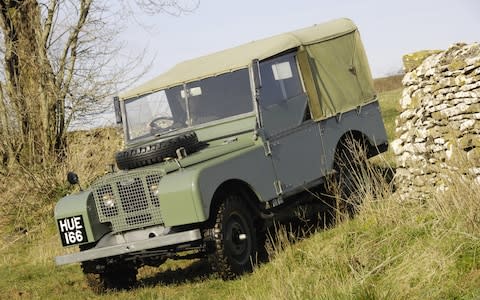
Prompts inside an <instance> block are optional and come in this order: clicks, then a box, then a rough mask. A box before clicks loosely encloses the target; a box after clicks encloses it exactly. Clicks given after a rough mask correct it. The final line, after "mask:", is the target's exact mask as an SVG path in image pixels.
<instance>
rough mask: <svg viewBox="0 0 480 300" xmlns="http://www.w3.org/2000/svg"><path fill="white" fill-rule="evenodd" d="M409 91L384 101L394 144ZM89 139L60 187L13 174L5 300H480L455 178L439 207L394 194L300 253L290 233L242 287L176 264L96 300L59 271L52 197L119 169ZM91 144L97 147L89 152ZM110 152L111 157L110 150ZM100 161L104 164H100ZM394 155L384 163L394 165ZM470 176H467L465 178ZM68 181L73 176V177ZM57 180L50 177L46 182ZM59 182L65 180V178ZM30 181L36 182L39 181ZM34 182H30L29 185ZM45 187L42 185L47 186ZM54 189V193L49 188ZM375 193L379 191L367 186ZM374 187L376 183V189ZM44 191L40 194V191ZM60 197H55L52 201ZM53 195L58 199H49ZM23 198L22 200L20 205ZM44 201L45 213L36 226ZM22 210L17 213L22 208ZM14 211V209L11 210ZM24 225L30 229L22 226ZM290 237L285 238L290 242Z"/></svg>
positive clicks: (464, 183) (473, 207)
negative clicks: (75, 181)
mask: <svg viewBox="0 0 480 300" xmlns="http://www.w3.org/2000/svg"><path fill="white" fill-rule="evenodd" d="M399 96H400V91H399V90H394V91H389V92H385V93H380V95H379V98H380V102H381V108H382V114H383V117H384V119H385V122H386V127H387V132H388V134H389V137H390V140H391V137H392V136H393V134H394V118H395V116H396V115H397V114H398V112H397V103H398V98H399ZM101 134H104V133H97V136H95V134H93V135H92V134H90V133H82V134H80V135H81V136H79V137H78V136H77V137H76V139H77V141H78V143H79V145H86V144H91V145H94V146H95V147H98V148H97V149H95V148H91V147H77V148H75V149H77V150H76V151H81V153H79V154H82V155H86V156H87V158H88V159H86V160H81V161H76V162H69V164H70V165H67V166H65V167H62V168H61V170H58V172H52V174H51V175H49V177H53V179H52V178H50V179H48V180H47V179H43V181H42V180H41V179H42V178H41V176H39V175H36V176H37V177H38V178H37V179H31V178H29V177H28V176H25V177H21V176H20V175H18V174H11V176H10V177H8V178H6V180H4V181H2V182H0V185H1V188H2V189H4V191H6V192H5V193H4V194H3V198H2V200H0V202H1V204H2V207H1V209H2V210H0V213H1V215H0V216H1V217H2V218H1V219H0V222H2V224H1V226H2V229H0V230H2V231H3V233H2V235H1V241H2V243H1V246H0V278H2V280H0V292H1V293H0V295H1V296H0V298H5V299H8V298H11V299H18V298H25V299H30V298H35V299H95V298H102V299H103V298H104V299H478V298H479V297H480V260H479V259H478V257H479V254H480V218H479V217H478V216H480V188H479V186H478V185H474V184H472V182H471V181H469V180H468V179H466V178H464V177H462V176H459V174H451V176H450V178H452V181H453V183H452V184H451V189H450V190H449V191H447V192H445V193H441V194H436V195H434V196H433V198H432V199H430V200H429V201H424V202H419V201H417V200H415V199H410V200H409V201H400V200H399V199H398V198H397V197H396V196H395V194H392V193H391V192H390V190H389V189H388V188H385V189H379V187H378V185H381V184H385V183H378V182H375V183H374V186H375V189H365V190H366V191H371V190H376V191H378V190H381V191H382V193H381V195H372V194H371V193H370V192H367V193H366V194H365V195H364V202H363V203H362V205H361V206H360V207H359V212H358V214H357V215H356V217H355V218H354V219H349V220H346V221H344V222H342V223H340V224H338V225H337V226H335V227H334V228H330V229H327V230H320V229H319V230H318V232H317V233H315V234H313V235H311V236H310V237H308V238H300V239H299V240H298V241H297V242H295V243H290V242H289V239H287V238H286V236H287V235H288V234H289V233H288V231H282V230H280V234H279V236H280V238H279V242H278V243H279V244H277V245H276V247H275V249H276V251H273V252H272V259H271V261H270V262H269V263H267V264H263V265H261V266H259V267H257V268H256V269H255V271H254V272H253V273H252V274H247V275H245V276H242V277H240V278H238V279H236V280H231V281H222V280H220V279H218V278H217V277H216V276H215V275H214V274H213V273H211V271H210V270H209V268H208V267H207V265H206V264H205V263H204V262H203V261H187V262H183V261H170V260H169V261H167V263H165V264H164V265H162V266H160V267H159V268H143V269H141V270H140V275H139V279H140V286H139V287H138V288H136V289H134V290H132V291H121V292H110V293H107V294H106V295H102V296H98V295H95V294H93V293H92V292H91V291H90V290H89V289H88V288H87V286H86V284H85V282H84V281H83V276H82V273H81V271H80V268H79V266H78V265H72V266H65V267H56V266H55V265H54V263H53V258H54V257H55V256H56V255H58V254H60V253H65V250H64V249H62V247H61V245H60V242H59V240H58V237H57V234H56V232H55V227H54V226H55V225H54V221H53V218H52V215H51V213H52V207H53V203H54V202H55V201H54V200H53V199H47V198H48V197H50V196H55V195H58V196H60V195H61V194H64V193H67V192H70V191H71V188H70V187H68V186H65V185H62V184H59V182H62V181H61V179H60V177H61V176H60V175H59V174H61V173H62V172H64V171H65V170H67V169H70V168H73V167H74V165H75V164H77V167H75V169H76V170H77V171H79V173H80V174H79V175H80V178H81V179H83V181H82V182H83V183H84V184H85V185H86V183H88V181H90V180H92V179H93V178H95V176H98V175H99V174H101V173H102V172H103V171H102V169H103V167H104V166H105V164H106V163H108V162H110V161H112V157H111V155H112V153H113V152H114V151H115V149H116V148H119V147H120V144H119V143H120V142H119V139H118V137H116V135H115V134H112V135H109V134H108V133H105V134H107V136H110V138H111V140H110V144H109V145H107V143H105V144H102V143H100V141H103V140H104V138H105V136H99V135H101ZM83 139H86V141H87V143H85V142H82V140H83ZM100 149H103V150H100ZM99 154H100V155H99ZM389 155H390V154H386V155H384V157H383V158H381V159H379V160H380V161H382V162H385V163H387V164H388V161H389V160H390V159H389V158H388V156H389ZM460 173H461V172H460ZM63 174H64V173H63ZM46 177H47V176H46ZM57 177H58V178H57ZM29 179H30V181H29ZM20 180H25V181H20ZM37 181H38V183H35V182H37ZM49 184H52V186H51V188H49V187H50V186H49ZM366 184H369V183H368V182H366ZM370 184H371V183H370ZM38 187H42V190H41V191H38V192H36V191H37V190H36V189H35V188H38ZM52 190H53V191H52ZM47 195H49V196H48V197H47ZM17 196H18V197H17ZM35 201H38V202H39V204H38V205H37V206H33V207H35V208H36V209H40V212H38V213H33V216H28V214H27V212H28V211H27V210H25V209H23V210H22V207H28V206H29V205H33V203H34V202H35ZM12 203H13V204H12ZM7 208H8V209H7ZM17 219H20V220H17ZM282 237H283V238H282Z"/></svg>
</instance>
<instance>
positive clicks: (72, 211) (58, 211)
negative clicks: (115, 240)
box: [54, 191, 110, 242]
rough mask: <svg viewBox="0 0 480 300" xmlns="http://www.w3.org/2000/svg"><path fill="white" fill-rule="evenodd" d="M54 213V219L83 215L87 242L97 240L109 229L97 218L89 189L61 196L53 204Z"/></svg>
mask: <svg viewBox="0 0 480 300" xmlns="http://www.w3.org/2000/svg"><path fill="white" fill-rule="evenodd" d="M54 215H55V220H59V219H63V218H67V217H73V216H79V215H81V216H83V221H84V223H85V224H84V225H85V229H86V232H87V239H88V242H94V241H97V240H98V239H100V238H101V237H102V236H103V235H104V234H105V233H107V232H109V231H110V228H109V227H108V226H106V225H105V224H101V223H100V221H99V220H98V214H97V209H96V207H95V203H94V201H93V197H92V195H91V192H90V191H82V192H80V193H76V194H72V195H68V196H66V197H63V198H62V199H60V200H59V201H58V203H57V205H56V206H55V212H54ZM57 226H58V225H57ZM57 229H58V228H57ZM59 231H60V230H59Z"/></svg>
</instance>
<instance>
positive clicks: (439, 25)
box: [120, 0, 480, 84]
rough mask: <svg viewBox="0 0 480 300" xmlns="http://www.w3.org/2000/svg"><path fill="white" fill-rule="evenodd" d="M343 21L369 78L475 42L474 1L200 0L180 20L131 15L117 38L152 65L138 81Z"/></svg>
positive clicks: (477, 10) (478, 33) (479, 33)
mask: <svg viewBox="0 0 480 300" xmlns="http://www.w3.org/2000/svg"><path fill="white" fill-rule="evenodd" d="M179 1H180V3H185V4H186V5H187V6H188V5H189V6H190V7H191V6H192V5H194V4H195V3H196V2H197V1H196V0H179ZM182 1H183V2H182ZM192 3H193V4H192ZM343 17H346V18H349V19H351V20H353V21H354V22H355V23H356V25H357V26H358V28H359V30H360V34H361V37H362V41H363V43H364V46H365V49H366V52H367V56H368V59H369V63H370V66H371V69H372V74H373V76H374V77H382V76H386V75H391V74H395V73H398V72H399V71H401V69H402V60H401V59H402V56H403V55H404V54H407V53H411V52H414V51H418V50H423V49H446V48H448V46H450V45H451V44H453V43H455V42H466V43H472V42H480V1H478V0H456V1H454V0H448V1H447V0H402V1H385V0H384V1H381V0H334V1H324V0H323V1H322V0H317V1H315V0H296V1H279V0H277V1H274V0H263V1H262V0H240V1H238V0H237V1H227V0H200V2H199V6H198V8H197V9H196V10H195V11H193V12H192V13H187V14H184V15H182V16H172V15H168V14H158V15H154V16H149V15H146V14H143V15H139V16H138V17H137V19H138V22H136V23H135V22H131V23H130V24H129V25H128V26H127V27H126V30H125V31H124V32H123V34H122V35H121V36H120V38H121V39H123V40H124V41H125V43H126V46H125V48H124V50H123V51H125V52H128V53H129V54H130V55H132V54H135V53H137V52H138V53H139V52H140V51H142V50H143V49H146V50H147V55H146V58H145V62H148V64H150V62H151V61H152V62H153V63H152V64H151V65H150V68H149V71H148V72H147V74H145V75H144V76H143V77H142V78H141V79H140V80H139V82H137V83H136V84H140V83H142V82H143V81H146V80H148V79H150V78H152V77H155V76H156V75H159V74H161V73H163V72H165V71H167V70H168V69H169V68H171V67H173V66H174V65H175V64H176V63H178V62H181V61H184V60H187V59H191V58H195V57H198V56H201V55H206V54H209V53H212V52H215V51H220V50H223V49H226V48H230V47H234V46H237V45H241V44H243V43H247V42H250V41H252V40H257V39H261V38H265V37H269V36H272V35H275V34H279V33H283V32H288V31H292V30H296V29H299V28H302V27H307V26H311V25H313V24H318V23H322V22H326V21H329V20H332V19H336V18H343Z"/></svg>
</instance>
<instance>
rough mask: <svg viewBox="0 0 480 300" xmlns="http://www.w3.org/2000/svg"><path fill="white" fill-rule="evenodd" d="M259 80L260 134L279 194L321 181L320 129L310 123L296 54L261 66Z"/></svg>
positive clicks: (284, 56) (267, 61) (289, 54)
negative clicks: (261, 124) (270, 161)
mask: <svg viewBox="0 0 480 300" xmlns="http://www.w3.org/2000/svg"><path fill="white" fill-rule="evenodd" d="M260 76H261V80H262V88H261V92H260V113H261V114H262V120H263V130H264V133H265V137H266V139H267V141H268V145H269V146H270V150H271V158H272V160H273V164H274V168H275V172H276V176H277V181H276V183H275V186H276V189H277V193H278V194H281V193H284V192H288V191H291V190H294V189H296V188H299V187H301V186H303V185H305V184H308V183H309V182H312V181H314V180H316V179H318V178H320V177H322V170H323V166H322V159H321V153H322V152H323V151H322V150H321V148H322V141H321V131H320V125H319V123H316V122H313V121H312V120H311V119H310V113H309V110H308V98H307V95H306V93H305V91H304V89H303V86H302V82H301V80H300V76H299V71H298V66H297V62H296V52H292V53H288V54H285V55H282V56H279V57H275V58H272V59H268V60H265V61H263V62H261V63H260Z"/></svg>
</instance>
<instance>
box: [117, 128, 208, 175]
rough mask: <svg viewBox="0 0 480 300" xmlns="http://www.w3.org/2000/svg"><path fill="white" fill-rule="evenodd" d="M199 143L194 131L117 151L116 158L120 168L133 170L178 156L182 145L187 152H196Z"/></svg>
mask: <svg viewBox="0 0 480 300" xmlns="http://www.w3.org/2000/svg"><path fill="white" fill-rule="evenodd" d="M199 145H200V144H199V142H198V138H197V135H196V133H195V132H193V131H192V132H188V133H185V134H183V135H180V136H177V137H174V138H171V139H168V140H165V141H162V142H158V143H154V144H150V145H145V146H140V147H136V148H130V149H127V150H124V151H120V152H117V154H116V155H115V160H116V162H117V166H118V168H119V169H120V170H131V169H135V168H140V167H145V166H149V165H152V164H156V163H159V162H162V161H164V160H165V159H166V158H167V157H176V156H177V154H176V151H177V149H178V148H181V147H183V148H185V150H186V152H187V154H190V153H194V152H196V151H198V149H199Z"/></svg>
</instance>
